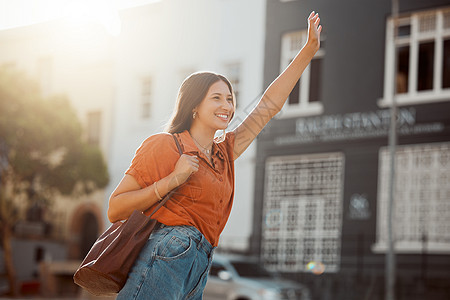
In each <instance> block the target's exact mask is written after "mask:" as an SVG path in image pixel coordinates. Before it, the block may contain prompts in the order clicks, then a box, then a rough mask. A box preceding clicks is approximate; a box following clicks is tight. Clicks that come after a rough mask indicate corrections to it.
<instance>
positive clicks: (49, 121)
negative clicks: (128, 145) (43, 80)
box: [0, 68, 108, 197]
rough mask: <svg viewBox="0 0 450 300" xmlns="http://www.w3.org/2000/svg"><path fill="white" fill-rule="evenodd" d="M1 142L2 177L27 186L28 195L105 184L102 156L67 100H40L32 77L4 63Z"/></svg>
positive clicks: (90, 188) (66, 192)
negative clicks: (6, 66)
mask: <svg viewBox="0 0 450 300" xmlns="http://www.w3.org/2000/svg"><path fill="white" fill-rule="evenodd" d="M0 143H3V144H4V146H3V149H6V150H4V151H3V152H4V153H2V156H3V160H4V161H6V164H7V167H6V168H4V170H3V176H6V178H7V179H9V180H14V182H16V183H18V182H20V183H22V184H23V185H22V186H27V187H28V188H29V189H30V191H29V193H30V194H29V196H30V197H33V196H35V195H39V194H41V196H43V195H45V194H53V193H61V194H64V195H70V194H72V193H74V192H77V193H89V192H92V191H93V190H95V189H97V188H103V187H105V186H106V185H107V183H108V173H107V169H106V164H105V161H104V159H103V156H102V154H101V152H100V150H99V149H98V147H96V146H92V145H90V144H88V143H87V142H85V140H84V139H83V131H82V126H81V124H80V122H79V121H78V119H77V116H76V114H75V112H74V110H73V109H72V107H71V106H70V103H69V100H68V99H67V98H66V97H64V96H53V97H50V98H49V99H44V98H43V97H42V96H41V94H40V92H39V88H38V86H37V84H36V83H35V82H33V81H32V80H30V79H28V78H27V77H26V76H25V75H24V74H22V73H20V72H18V71H15V70H11V69H6V68H2V69H0ZM5 152H6V153H5Z"/></svg>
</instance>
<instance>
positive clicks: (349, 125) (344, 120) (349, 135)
mask: <svg viewBox="0 0 450 300" xmlns="http://www.w3.org/2000/svg"><path fill="white" fill-rule="evenodd" d="M397 116H398V118H397V128H398V133H399V134H400V135H414V134H423V133H436V132H441V131H443V130H444V128H445V126H444V124H443V123H439V122H435V123H425V124H417V123H416V110H415V109H414V108H401V109H399V110H398V112H397ZM390 119H391V116H390V111H389V109H384V110H378V111H373V112H355V113H348V114H344V115H328V116H318V117H311V118H299V119H297V121H296V126H295V135H291V136H280V137H277V138H275V141H274V142H275V144H277V145H286V144H298V143H313V142H330V141H338V140H352V139H362V138H374V137H383V136H387V135H388V133H389V126H390Z"/></svg>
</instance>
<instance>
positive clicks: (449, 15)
mask: <svg viewBox="0 0 450 300" xmlns="http://www.w3.org/2000/svg"><path fill="white" fill-rule="evenodd" d="M444 29H450V10H445V11H444Z"/></svg>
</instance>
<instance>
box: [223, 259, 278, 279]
mask: <svg viewBox="0 0 450 300" xmlns="http://www.w3.org/2000/svg"><path fill="white" fill-rule="evenodd" d="M231 264H232V265H233V267H234V268H235V269H236V271H237V272H238V274H239V276H242V277H252V278H255V277H257V278H262V277H266V278H267V277H269V278H271V277H273V276H272V274H270V273H269V271H267V270H266V269H264V268H263V267H262V266H260V265H258V264H256V263H251V262H241V261H239V262H237V261H235V262H232V263H231Z"/></svg>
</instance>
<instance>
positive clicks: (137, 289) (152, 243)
mask: <svg viewBox="0 0 450 300" xmlns="http://www.w3.org/2000/svg"><path fill="white" fill-rule="evenodd" d="M213 252H214V247H213V246H211V244H210V243H209V242H208V240H207V239H206V238H205V237H204V236H203V234H201V233H200V231H198V229H197V228H195V227H193V226H166V225H163V224H161V225H160V227H159V228H158V229H156V230H154V231H153V232H152V234H151V235H150V237H149V239H148V241H147V243H146V244H145V246H144V248H143V249H142V251H141V253H140V254H139V257H138V258H137V260H136V261H135V263H134V266H133V267H132V269H131V271H130V273H129V274H128V280H127V282H126V284H125V286H124V287H123V289H122V290H121V291H120V293H119V294H118V296H117V298H116V300H131V299H142V300H143V299H157V300H172V299H173V300H178V299H202V295H203V289H204V288H205V285H206V281H207V279H208V278H207V277H208V272H209V269H210V267H211V263H212V256H213Z"/></svg>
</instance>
